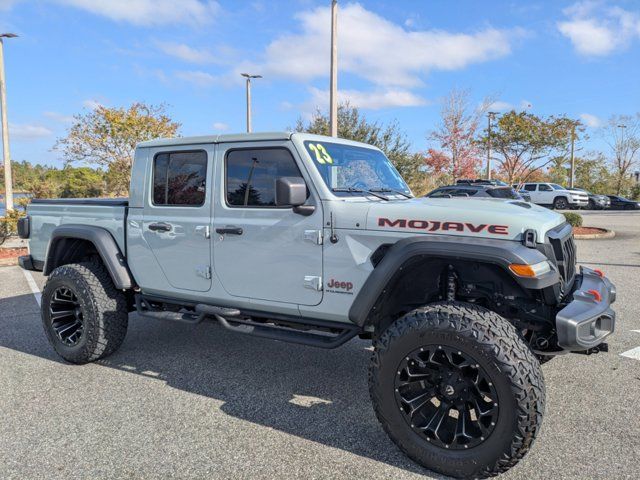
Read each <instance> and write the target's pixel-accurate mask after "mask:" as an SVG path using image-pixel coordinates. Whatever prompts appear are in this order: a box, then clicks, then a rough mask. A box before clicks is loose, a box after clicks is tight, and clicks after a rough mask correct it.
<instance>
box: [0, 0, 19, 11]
mask: <svg viewBox="0 0 640 480" xmlns="http://www.w3.org/2000/svg"><path fill="white" fill-rule="evenodd" d="M19 1H20V0H0V10H10V9H11V8H12V7H13V6H14V5H15V4H17V3H18V2H19Z"/></svg>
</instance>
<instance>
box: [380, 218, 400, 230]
mask: <svg viewBox="0 0 640 480" xmlns="http://www.w3.org/2000/svg"><path fill="white" fill-rule="evenodd" d="M378 226H379V227H400V228H406V226H407V221H406V220H405V219H403V218H399V219H398V220H395V221H393V222H392V221H391V220H389V219H388V218H378Z"/></svg>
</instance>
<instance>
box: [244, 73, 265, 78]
mask: <svg viewBox="0 0 640 480" xmlns="http://www.w3.org/2000/svg"><path fill="white" fill-rule="evenodd" d="M240 75H242V76H243V77H244V78H262V75H251V74H250V73H241V74H240Z"/></svg>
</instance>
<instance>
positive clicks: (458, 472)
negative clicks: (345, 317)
mask: <svg viewBox="0 0 640 480" xmlns="http://www.w3.org/2000/svg"><path fill="white" fill-rule="evenodd" d="M438 344H441V345H444V346H447V347H453V348H455V349H460V350H464V352H465V353H468V354H471V355H472V356H473V357H474V358H475V360H476V361H477V363H478V364H480V365H481V366H482V367H483V368H484V369H485V371H486V372H487V373H488V374H489V376H490V378H491V379H492V381H493V383H494V385H495V388H496V391H497V397H498V402H499V404H500V407H499V414H498V418H497V421H496V426H495V427H493V428H494V430H493V431H492V432H491V434H490V435H489V437H488V438H486V439H485V440H484V441H483V442H482V443H480V444H479V445H477V446H475V447H473V448H469V449H466V450H465V449H462V450H459V449H458V450H446V449H445V448H442V447H439V446H435V445H434V444H433V443H430V442H429V441H427V440H426V439H425V437H424V436H422V435H419V434H418V433H416V432H415V431H414V429H413V428H411V426H410V425H409V423H408V422H407V420H406V419H405V417H404V416H403V414H402V412H401V410H400V408H399V406H398V404H397V401H396V396H395V388H394V382H395V378H396V373H397V372H396V371H397V369H398V368H399V364H400V362H402V361H403V360H404V357H405V356H406V355H408V352H410V351H413V350H415V349H416V348H418V349H419V348H421V347H422V346H425V345H438ZM374 347H375V348H374V353H373V356H372V359H371V365H370V368H369V392H370V395H371V400H372V402H373V407H374V410H375V413H376V415H377V417H378V420H379V421H380V423H381V424H382V426H383V427H384V429H385V431H386V432H387V434H388V435H389V437H391V439H392V440H393V441H394V442H395V443H396V445H398V447H399V448H400V449H401V450H402V451H403V452H404V453H405V454H406V455H407V456H409V457H410V458H411V459H413V460H414V461H416V462H417V463H419V464H421V465H423V466H424V467H426V468H428V469H430V470H434V471H436V472H439V473H442V474H445V475H449V476H453V477H457V478H483V477H489V476H494V475H497V474H499V473H502V472H505V471H507V470H508V469H509V468H511V467H513V466H514V465H515V464H516V463H517V462H518V461H519V460H520V459H521V458H522V457H523V456H524V455H525V454H526V453H527V451H528V450H529V449H530V448H531V446H532V444H533V441H534V439H535V437H536V435H537V433H538V431H539V429H540V425H541V422H542V416H543V413H544V403H545V387H544V379H543V376H542V370H541V368H540V363H539V362H538V360H537V359H536V357H535V355H534V354H533V353H532V352H531V350H530V348H529V347H528V346H527V345H526V344H525V343H524V341H523V340H522V339H521V337H520V336H519V335H518V333H517V331H516V329H515V328H514V327H513V325H511V324H510V323H509V322H508V321H507V320H505V319H504V318H502V317H501V316H500V315H498V314H496V313H494V312H492V311H490V310H487V309H485V308H482V307H479V306H475V305H472V304H467V303H461V302H443V303H435V304H430V305H427V306H424V307H421V308H418V309H416V310H413V311H411V312H409V313H407V314H406V315H404V316H403V317H401V318H399V319H398V320H396V321H395V322H394V323H392V324H391V325H390V326H389V327H388V328H387V329H386V330H385V331H384V332H383V333H382V334H381V335H380V336H379V338H378V340H377V341H376V343H375V345H374Z"/></svg>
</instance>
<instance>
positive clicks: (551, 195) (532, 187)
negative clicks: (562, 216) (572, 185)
mask: <svg viewBox="0 0 640 480" xmlns="http://www.w3.org/2000/svg"><path fill="white" fill-rule="evenodd" d="M522 189H523V190H525V191H526V192H528V193H529V195H530V196H531V201H532V202H533V203H537V204H538V205H544V206H545V207H547V206H550V207H553V208H556V209H558V210H565V209H569V208H584V207H586V206H588V205H589V197H588V196H587V194H586V193H584V192H577V191H573V190H569V189H567V188H564V187H563V186H561V185H558V184H557V183H525V184H524V186H523V187H522Z"/></svg>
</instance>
